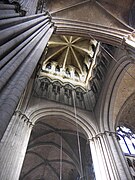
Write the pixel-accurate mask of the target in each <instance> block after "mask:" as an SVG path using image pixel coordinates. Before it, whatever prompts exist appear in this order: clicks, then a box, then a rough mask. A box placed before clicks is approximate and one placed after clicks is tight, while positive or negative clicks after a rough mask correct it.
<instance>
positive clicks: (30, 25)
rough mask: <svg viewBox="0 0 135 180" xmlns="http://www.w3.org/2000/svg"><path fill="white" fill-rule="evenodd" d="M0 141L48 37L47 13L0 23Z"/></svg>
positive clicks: (51, 28) (49, 28)
mask: <svg viewBox="0 0 135 180" xmlns="http://www.w3.org/2000/svg"><path fill="white" fill-rule="evenodd" d="M1 24H2V30H1V33H0V45H1V47H0V117H1V118H0V139H1V138H2V136H3V134H4V132H5V130H6V128H7V126H8V123H9V121H10V119H11V117H12V115H13V113H14V111H15V109H16V106H17V104H18V102H19V99H20V97H21V95H22V93H23V91H24V89H25V88H26V86H27V83H28V81H29V79H30V77H31V75H32V73H33V71H34V69H35V68H36V66H37V63H38V61H39V60H40V57H41V55H42V53H43V51H44V49H45V47H46V44H47V42H48V40H49V38H50V37H51V35H52V33H53V31H54V26H53V23H52V22H51V18H50V16H49V14H48V13H45V14H38V15H32V16H27V17H15V18H10V19H5V18H4V19H3V20H1Z"/></svg>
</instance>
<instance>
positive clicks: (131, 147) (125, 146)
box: [117, 126, 135, 155]
mask: <svg viewBox="0 0 135 180" xmlns="http://www.w3.org/2000/svg"><path fill="white" fill-rule="evenodd" d="M117 134H118V137H119V143H120V145H121V148H122V150H123V152H124V153H125V154H128V155H135V134H134V133H133V132H132V131H131V130H130V129H129V128H127V127H124V126H118V127H117Z"/></svg>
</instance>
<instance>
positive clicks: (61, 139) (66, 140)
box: [20, 116, 94, 180]
mask: <svg viewBox="0 0 135 180" xmlns="http://www.w3.org/2000/svg"><path fill="white" fill-rule="evenodd" d="M54 118H55V120H54ZM54 118H53V117H51V116H50V117H46V118H41V119H40V120H39V121H38V122H37V123H36V125H35V127H34V129H33V131H32V135H31V138H30V141H29V145H28V148H27V154H26V157H25V161H24V165H23V168H22V173H21V176H20V180H27V179H29V180H33V179H40V180H41V179H46V177H47V178H48V179H51V180H56V179H60V176H61V177H62V179H64V180H68V179H76V178H77V177H78V178H79V177H80V176H82V172H81V171H82V170H81V167H83V174H84V176H85V177H89V178H90V177H91V178H93V177H94V172H93V165H92V159H91V155H90V151H89V145H88V144H87V140H86V137H85V136H84V134H83V131H82V129H81V128H80V127H77V124H76V123H73V122H72V123H68V122H66V121H64V120H62V119H59V118H56V117H54ZM77 132H78V135H79V142H80V150H81V161H82V162H81V163H82V164H80V154H79V147H78V140H77Z"/></svg>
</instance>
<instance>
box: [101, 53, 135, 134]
mask: <svg viewBox="0 0 135 180" xmlns="http://www.w3.org/2000/svg"><path fill="white" fill-rule="evenodd" d="M131 65H132V63H131V59H130V58H129V57H127V56H126V55H123V56H122V57H121V58H119V59H118V60H117V63H116V64H115V66H114V68H113V69H112V71H111V73H110V74H109V76H108V79H107V83H106V86H105V88H103V90H102V99H101V104H100V107H101V110H100V115H99V119H100V120H99V121H100V122H99V123H100V131H108V130H109V131H115V127H116V118H115V119H114V117H113V115H114V106H115V101H116V96H117V93H118V88H119V86H120V83H121V82H122V79H123V77H124V75H125V73H126V72H127V70H128V69H129V68H130V67H131Z"/></svg>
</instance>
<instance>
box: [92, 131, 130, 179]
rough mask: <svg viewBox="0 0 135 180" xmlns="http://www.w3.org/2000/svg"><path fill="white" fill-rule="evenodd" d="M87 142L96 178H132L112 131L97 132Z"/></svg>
mask: <svg viewBox="0 0 135 180" xmlns="http://www.w3.org/2000/svg"><path fill="white" fill-rule="evenodd" d="M89 142H90V148H91V154H92V159H93V164H94V169H95V175H96V179H97V180H116V179H117V180H127V179H132V177H131V174H130V172H129V169H128V166H127V164H126V162H125V158H124V157H123V154H122V151H121V149H120V146H119V144H118V141H117V138H116V135H115V134H114V133H108V132H104V133H99V134H98V135H96V136H95V137H93V138H92V139H90V140H89Z"/></svg>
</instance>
